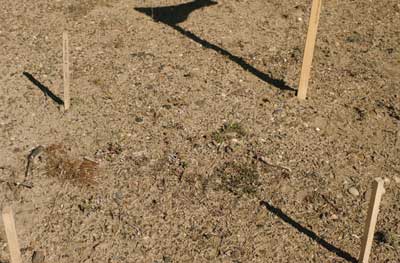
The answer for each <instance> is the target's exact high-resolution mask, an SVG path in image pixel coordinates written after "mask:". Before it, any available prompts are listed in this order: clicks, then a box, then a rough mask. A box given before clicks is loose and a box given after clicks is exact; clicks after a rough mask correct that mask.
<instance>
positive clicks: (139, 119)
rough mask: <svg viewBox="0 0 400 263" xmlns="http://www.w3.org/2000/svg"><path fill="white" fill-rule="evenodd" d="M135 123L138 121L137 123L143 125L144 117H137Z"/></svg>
mask: <svg viewBox="0 0 400 263" xmlns="http://www.w3.org/2000/svg"><path fill="white" fill-rule="evenodd" d="M135 121H136V122H137V123H142V122H143V118H142V117H136V118H135Z"/></svg>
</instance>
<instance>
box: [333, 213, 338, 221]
mask: <svg viewBox="0 0 400 263" xmlns="http://www.w3.org/2000/svg"><path fill="white" fill-rule="evenodd" d="M331 219H332V220H338V219H339V217H338V216H337V215H336V214H333V215H331Z"/></svg>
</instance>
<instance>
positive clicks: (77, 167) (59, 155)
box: [45, 144, 98, 184]
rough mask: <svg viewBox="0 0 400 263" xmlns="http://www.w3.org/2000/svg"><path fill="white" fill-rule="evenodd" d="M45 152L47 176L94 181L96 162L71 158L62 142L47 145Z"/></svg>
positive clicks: (85, 181) (96, 169) (96, 170)
mask: <svg viewBox="0 0 400 263" xmlns="http://www.w3.org/2000/svg"><path fill="white" fill-rule="evenodd" d="M45 153H46V156H47V158H46V166H45V168H46V172H47V175H48V176H50V177H57V178H60V179H62V180H70V181H74V182H80V183H89V184H90V183H94V179H95V177H96V175H97V172H98V163H96V162H94V161H91V160H88V159H83V160H80V159H74V158H71V157H70V156H69V155H68V153H67V150H66V149H65V147H64V146H63V145H62V144H53V145H50V146H48V147H47V148H46V149H45Z"/></svg>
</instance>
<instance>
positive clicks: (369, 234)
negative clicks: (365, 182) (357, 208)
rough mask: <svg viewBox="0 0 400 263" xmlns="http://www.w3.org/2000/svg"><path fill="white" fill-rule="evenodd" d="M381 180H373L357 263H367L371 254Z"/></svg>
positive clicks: (380, 197) (381, 190) (381, 189)
mask: <svg viewBox="0 0 400 263" xmlns="http://www.w3.org/2000/svg"><path fill="white" fill-rule="evenodd" d="M384 191H385V190H384V188H383V180H382V179H380V178H377V179H375V181H374V182H373V184H372V193H371V200H370V203H369V209H368V216H367V221H366V224H365V228H364V237H363V239H362V243H361V251H360V257H359V260H358V262H359V263H367V262H368V259H369V255H370V253H371V246H372V241H373V239H374V233H375V225H376V221H377V218H378V212H379V204H380V202H381V199H382V194H383V193H384Z"/></svg>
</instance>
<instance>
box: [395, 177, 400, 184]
mask: <svg viewBox="0 0 400 263" xmlns="http://www.w3.org/2000/svg"><path fill="white" fill-rule="evenodd" d="M394 181H395V182H396V184H400V177H397V176H395V177H394Z"/></svg>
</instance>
